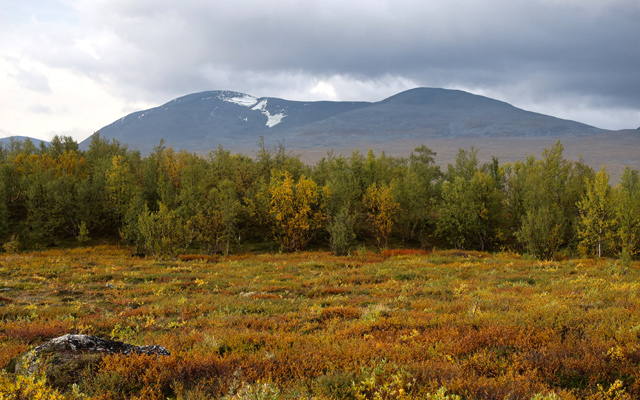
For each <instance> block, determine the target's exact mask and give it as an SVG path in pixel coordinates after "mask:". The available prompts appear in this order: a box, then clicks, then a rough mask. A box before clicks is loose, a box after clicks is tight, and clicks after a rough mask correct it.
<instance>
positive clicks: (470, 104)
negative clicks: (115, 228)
mask: <svg viewBox="0 0 640 400" xmlns="http://www.w3.org/2000/svg"><path fill="white" fill-rule="evenodd" d="M99 132H100V134H101V136H103V137H106V138H115V139H117V140H119V141H120V142H121V143H126V144H128V145H129V146H130V148H132V149H138V150H140V151H142V152H143V153H146V152H149V151H151V150H152V149H153V147H154V146H155V145H157V144H158V143H159V142H160V140H161V139H164V140H165V143H166V144H167V145H168V146H173V147H174V148H176V149H185V150H188V151H195V152H200V153H206V152H208V151H210V150H212V149H214V148H216V147H217V146H218V145H223V146H224V147H225V148H227V149H231V150H246V149H253V148H255V143H256V142H257V141H258V140H259V139H260V137H261V136H262V137H264V139H265V142H266V143H267V144H269V145H271V144H275V143H277V142H283V141H284V143H285V144H286V146H287V147H289V148H293V149H301V150H303V149H314V148H346V147H361V148H369V147H372V146H375V145H385V144H387V143H397V142H398V141H405V140H408V141H412V142H413V141H421V142H424V141H425V140H426V139H429V138H468V137H474V138H495V137H527V138H528V137H556V136H566V135H574V136H585V135H591V134H596V133H601V132H605V131H603V130H601V129H598V128H595V127H592V126H589V125H585V124H582V123H579V122H574V121H568V120H562V119H558V118H555V117H551V116H547V115H542V114H537V113H533V112H529V111H525V110H522V109H519V108H516V107H514V106H512V105H510V104H508V103H504V102H501V101H497V100H494V99H490V98H487V97H483V96H478V95H474V94H471V93H467V92H463V91H459V90H447V89H434V88H417V89H412V90H408V91H405V92H402V93H399V94H396V95H394V96H391V97H389V98H387V99H384V100H382V101H379V102H374V103H370V102H329V101H321V102H299V101H288V100H283V99H278V98H271V97H263V98H257V97H254V96H251V95H248V94H244V93H238V92H230V91H210V92H202V93H195V94H190V95H187V96H184V97H180V98H178V99H175V100H172V101H170V102H168V103H166V104H164V105H162V106H159V107H156V108H152V109H149V110H144V111H139V112H135V113H132V114H129V115H127V116H125V117H124V118H122V119H119V120H118V121H115V122H113V123H112V124H110V125H107V126H105V127H103V128H102V129H100V130H99ZM90 140H91V138H88V139H87V140H85V141H84V142H83V143H82V144H81V145H84V146H86V145H87V144H88V142H89V141H90Z"/></svg>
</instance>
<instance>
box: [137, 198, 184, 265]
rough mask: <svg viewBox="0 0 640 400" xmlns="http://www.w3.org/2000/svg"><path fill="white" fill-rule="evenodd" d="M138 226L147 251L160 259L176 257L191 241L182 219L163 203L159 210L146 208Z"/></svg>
mask: <svg viewBox="0 0 640 400" xmlns="http://www.w3.org/2000/svg"><path fill="white" fill-rule="evenodd" d="M138 227H139V230H140V234H141V236H142V238H143V246H144V249H145V251H146V252H147V253H149V254H151V255H152V256H154V257H156V258H158V259H166V258H176V257H177V256H178V254H180V252H182V251H184V250H185V249H186V248H187V245H188V243H189V242H190V241H191V237H189V235H188V232H187V230H186V229H185V224H184V222H183V221H182V219H181V218H180V217H178V215H177V214H176V212H175V211H174V210H169V209H168V208H167V206H165V205H164V204H163V203H160V204H159V205H158V211H150V210H149V209H146V210H145V211H144V213H142V214H141V215H140V216H139V222H138Z"/></svg>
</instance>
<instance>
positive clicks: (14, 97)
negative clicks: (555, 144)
mask: <svg viewBox="0 0 640 400" xmlns="http://www.w3.org/2000/svg"><path fill="white" fill-rule="evenodd" d="M638 21H640V2H638V1H637V0H526V1H525V0H486V1H482V2H479V1H475V0H474V1H472V0H448V1H435V0H430V1H429V0H426V1H425V0H416V1H412V0H401V1H383V0H367V1H364V0H351V1H345V0H322V1H301V0H298V1H296V0H275V1H272V2H263V1H257V0H243V1H242V2H223V1H205V0H183V1H181V2H175V1H166V0H135V1H133V0H128V1H126V0H58V1H45V0H21V1H20V2H11V4H10V5H6V6H4V7H1V8H0V41H1V42H2V43H3V46H2V47H1V48H0V90H2V92H3V94H5V96H3V98H2V99H0V132H1V133H2V135H4V136H6V135H9V134H11V135H27V136H33V137H38V138H43V139H50V138H51V136H52V135H53V134H55V133H57V134H70V135H73V136H74V137H75V138H76V139H79V140H80V139H83V138H84V137H87V136H88V135H90V134H91V133H93V132H94V131H95V130H97V129H99V128H100V127H102V126H104V125H106V124H108V123H110V122H112V121H114V120H115V119H118V118H120V117H122V116H124V115H125V114H127V113H129V112H131V111H134V110H138V109H142V108H148V107H152V106H156V105H159V104H162V103H164V102H166V101H169V100H171V99H173V98H175V97H178V96H181V95H184V94H188V93H192V92H197V91H204V90H215V89H227V90H236V91H240V92H245V93H249V94H252V95H255V96H274V97H282V98H286V99H291V100H321V99H326V100H369V101H377V100H381V99H383V98H385V97H388V96H390V95H393V94H395V93H397V92H399V91H402V90H405V89H409V88H412V87H416V86H429V87H444V88H455V89H463V90H467V91H470V92H473V93H477V94H483V95H486V96H489V97H493V98H497V99H500V100H504V101H507V102H509V103H511V104H513V105H515V106H517V107H521V108H525V109H528V110H531V111H537V112H542V113H545V114H550V115H554V116H557V117H561V118H567V119H574V120H578V121H580V122H585V123H588V124H591V125H595V126H598V127H601V128H607V129H622V128H636V127H638V126H640V23H639V22H638Z"/></svg>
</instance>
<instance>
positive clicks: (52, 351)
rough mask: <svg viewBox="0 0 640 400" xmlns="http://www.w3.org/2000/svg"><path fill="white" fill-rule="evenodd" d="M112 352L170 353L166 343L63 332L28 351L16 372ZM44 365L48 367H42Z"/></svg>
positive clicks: (79, 361)
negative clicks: (138, 343)
mask: <svg viewBox="0 0 640 400" xmlns="http://www.w3.org/2000/svg"><path fill="white" fill-rule="evenodd" d="M111 354H123V355H127V354H149V355H160V356H168V355H171V353H170V352H169V350H167V349H166V348H165V347H163V346H158V345H151V346H135V345H132V344H128V343H123V342H118V341H115V340H109V339H104V338H100V337H97V336H91V335H70V334H67V335H63V336H60V337H57V338H55V339H51V340H49V341H48V342H46V343H43V344H41V345H40V346H38V347H36V348H35V349H33V350H30V351H28V352H27V353H26V354H25V355H24V356H23V357H22V361H21V362H18V363H17V364H16V373H22V374H29V375H31V374H34V373H37V372H46V371H45V370H47V369H49V367H56V368H59V369H68V368H69V367H72V368H73V366H76V367H79V366H84V365H87V364H90V363H94V362H97V361H99V360H100V359H101V358H102V357H103V356H106V355H111ZM43 367H44V370H42V368H43Z"/></svg>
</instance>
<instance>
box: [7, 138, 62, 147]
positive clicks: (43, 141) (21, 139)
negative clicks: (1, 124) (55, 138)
mask: <svg viewBox="0 0 640 400" xmlns="http://www.w3.org/2000/svg"><path fill="white" fill-rule="evenodd" d="M26 139H29V140H31V141H32V142H33V144H34V145H35V146H36V147H40V143H44V144H45V145H47V146H48V145H49V144H50V143H49V142H47V141H45V140H40V139H35V138H32V137H27V136H9V137H5V138H0V144H2V145H3V146H9V145H10V144H11V141H14V142H24V141H25V140H26Z"/></svg>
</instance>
